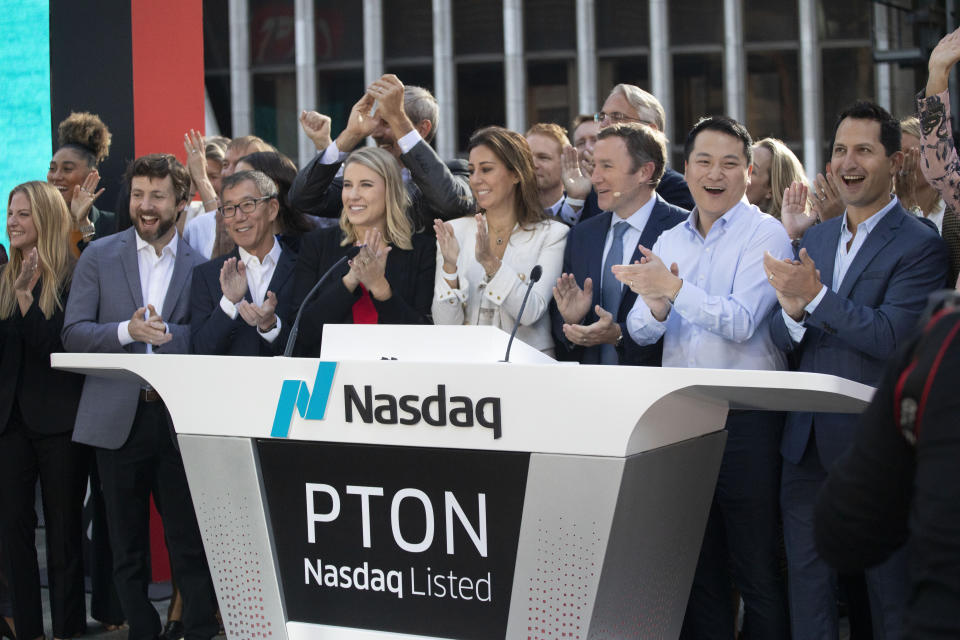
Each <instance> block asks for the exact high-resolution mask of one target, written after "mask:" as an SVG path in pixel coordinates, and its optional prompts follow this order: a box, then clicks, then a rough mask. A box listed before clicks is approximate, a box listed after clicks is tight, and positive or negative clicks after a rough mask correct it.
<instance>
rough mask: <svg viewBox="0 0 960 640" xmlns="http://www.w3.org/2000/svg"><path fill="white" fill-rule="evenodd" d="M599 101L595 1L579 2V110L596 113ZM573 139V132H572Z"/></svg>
mask: <svg viewBox="0 0 960 640" xmlns="http://www.w3.org/2000/svg"><path fill="white" fill-rule="evenodd" d="M599 108H600V104H599V102H598V100H597V30H596V28H595V27H594V2H593V0H577V110H578V113H594V112H595V111H597V110H599ZM570 135H571V137H572V136H573V132H572V131H571V132H570Z"/></svg>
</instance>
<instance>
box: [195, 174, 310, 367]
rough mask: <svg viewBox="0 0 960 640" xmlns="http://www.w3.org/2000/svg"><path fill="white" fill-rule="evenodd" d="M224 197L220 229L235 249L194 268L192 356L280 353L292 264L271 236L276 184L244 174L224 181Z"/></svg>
mask: <svg viewBox="0 0 960 640" xmlns="http://www.w3.org/2000/svg"><path fill="white" fill-rule="evenodd" d="M222 194H223V206H222V207H221V210H222V212H223V220H224V226H225V227H226V230H227V233H228V234H229V235H230V239H231V240H232V241H233V242H234V244H236V245H237V247H236V248H235V249H234V250H233V251H231V252H230V253H228V254H225V255H222V256H220V257H219V258H215V259H213V260H211V261H210V262H207V263H205V264H202V265H200V266H199V267H197V268H196V269H194V271H193V286H192V287H191V292H190V307H191V317H190V336H191V346H192V348H193V352H194V353H202V354H208V355H215V354H219V355H235V356H271V355H277V354H279V353H282V352H283V347H284V344H285V342H286V337H287V335H288V334H289V331H290V326H289V325H290V322H292V320H293V318H292V317H291V315H292V312H293V309H292V306H293V305H292V302H293V267H294V263H295V262H296V256H295V255H294V254H293V252H291V251H290V250H289V249H285V248H283V245H281V244H280V243H279V242H278V241H277V238H276V236H275V235H274V233H273V223H274V220H276V218H277V213H278V211H279V209H280V202H279V200H278V199H277V194H278V191H277V186H276V184H275V183H274V182H273V180H271V179H270V178H269V177H267V176H266V175H265V174H263V173H261V172H259V171H241V172H240V173H235V174H233V175H230V176H228V177H226V178H224V180H223V188H222Z"/></svg>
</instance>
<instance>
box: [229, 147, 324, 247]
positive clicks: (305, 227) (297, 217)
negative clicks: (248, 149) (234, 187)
mask: <svg viewBox="0 0 960 640" xmlns="http://www.w3.org/2000/svg"><path fill="white" fill-rule="evenodd" d="M240 162H245V163H247V164H248V165H250V166H251V167H253V168H254V169H255V170H257V171H260V172H262V173H264V174H266V176H267V177H268V178H270V179H271V180H273V183H274V184H275V185H277V193H278V196H277V200H278V201H279V202H280V213H279V214H278V215H277V221H278V223H279V226H280V232H281V233H283V234H287V235H301V234H304V233H307V232H308V231H312V230H313V225H312V224H310V221H309V220H308V219H307V217H306V216H305V215H304V214H303V212H302V211H300V210H299V209H296V208H294V207H291V206H290V202H289V200H287V192H288V191H290V185H291V184H293V180H294V178H296V177H297V165H295V164H294V163H293V160H291V159H290V158H288V157H287V156H285V155H283V154H282V153H280V152H279V151H257V152H256V153H251V154H248V155H245V156H243V157H242V158H240V159H239V160H238V161H237V163H238V164H239V163H240ZM224 187H226V183H224ZM263 195H266V194H263Z"/></svg>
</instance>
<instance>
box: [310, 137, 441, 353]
mask: <svg viewBox="0 0 960 640" xmlns="http://www.w3.org/2000/svg"><path fill="white" fill-rule="evenodd" d="M339 166H340V165H339V163H334V164H331V165H323V167H324V172H323V175H322V176H321V180H322V181H331V182H332V181H333V178H334V176H335V175H336V173H337V169H338V168H339ZM343 167H344V169H343V191H342V192H341V199H342V201H343V210H342V212H341V214H340V226H339V227H330V228H326V229H317V230H316V231H313V232H311V233H308V234H307V235H305V236H303V239H302V244H301V247H300V255H299V256H298V258H297V267H296V274H295V278H296V280H295V284H294V290H295V292H296V295H295V298H294V308H297V307H299V305H300V303H301V302H302V301H303V299H304V298H305V297H306V295H307V293H308V292H309V291H310V289H311V288H313V285H314V284H315V283H316V282H317V280H319V279H320V277H321V276H322V275H323V274H324V273H325V272H326V271H327V269H329V268H330V267H331V266H333V264H334V263H335V262H337V260H339V259H340V258H342V257H343V256H344V255H346V254H347V252H348V251H349V250H350V248H351V247H353V246H360V247H361V249H360V253H358V254H357V256H356V257H354V258H353V259H352V260H350V261H349V262H348V263H347V265H344V266H343V267H342V268H341V269H340V271H338V272H337V273H334V274H333V275H332V276H331V277H330V278H329V280H328V281H327V283H326V284H325V285H324V286H323V287H322V288H321V289H320V291H319V292H318V293H317V295H316V296H315V297H314V298H313V299H312V300H311V301H310V302H309V303H308V304H307V306H306V308H305V309H304V312H303V319H302V321H301V324H300V336H299V341H298V349H297V353H298V354H300V355H317V354H319V349H320V341H321V338H322V335H323V325H324V324H326V323H335V324H429V323H430V302H431V300H432V298H433V265H434V260H435V251H436V246H435V244H434V242H433V239H432V238H428V237H427V236H425V235H423V234H417V233H413V224H412V222H411V218H410V215H409V211H408V210H409V208H410V198H409V196H408V195H407V190H406V188H405V187H404V185H403V178H402V177H401V175H400V168H399V166H398V165H397V161H396V159H394V157H393V156H392V155H390V153H389V152H387V151H385V150H384V149H380V148H377V147H364V148H361V149H358V150H356V151H354V152H352V153H351V154H350V155H349V156H347V159H346V161H345V162H344V164H343ZM322 186H323V188H324V189H326V187H327V186H329V184H325V185H322Z"/></svg>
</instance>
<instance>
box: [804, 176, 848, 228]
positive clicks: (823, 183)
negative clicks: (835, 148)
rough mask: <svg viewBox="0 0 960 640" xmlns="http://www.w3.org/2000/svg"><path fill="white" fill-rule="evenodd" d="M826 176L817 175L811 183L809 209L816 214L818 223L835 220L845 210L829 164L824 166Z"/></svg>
mask: <svg viewBox="0 0 960 640" xmlns="http://www.w3.org/2000/svg"><path fill="white" fill-rule="evenodd" d="M825 171H826V175H824V174H822V173H818V174H817V177H816V179H814V181H813V189H812V193H811V194H810V195H811V196H812V198H811V200H810V209H811V210H812V211H813V212H814V213H815V214H816V216H817V218H818V219H819V220H820V222H825V221H826V220H829V219H830V218H836V217H839V216H842V215H843V210H844V209H845V208H846V207H845V206H844V204H843V201H842V200H841V199H840V186H839V184H837V178H836V177H834V175H833V171H831V169H830V163H829V162H828V163H827V166H826V169H825Z"/></svg>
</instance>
